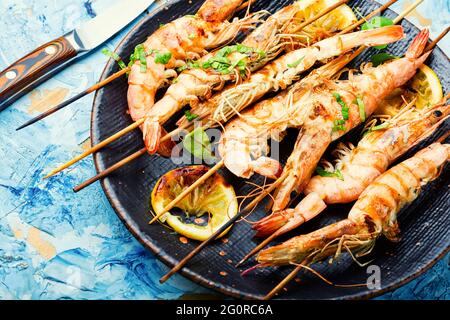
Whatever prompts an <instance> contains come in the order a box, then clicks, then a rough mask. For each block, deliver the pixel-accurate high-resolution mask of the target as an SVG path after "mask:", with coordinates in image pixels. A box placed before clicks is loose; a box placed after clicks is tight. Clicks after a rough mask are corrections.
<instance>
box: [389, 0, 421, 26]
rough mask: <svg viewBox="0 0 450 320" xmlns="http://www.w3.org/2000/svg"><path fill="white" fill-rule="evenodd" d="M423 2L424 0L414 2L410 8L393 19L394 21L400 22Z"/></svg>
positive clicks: (395, 22)
mask: <svg viewBox="0 0 450 320" xmlns="http://www.w3.org/2000/svg"><path fill="white" fill-rule="evenodd" d="M422 2H423V0H417V1H416V2H414V3H413V4H411V5H410V6H409V7H408V8H406V9H405V11H403V12H402V13H401V14H399V15H398V16H397V17H396V18H395V19H394V20H392V21H393V22H394V24H397V23H399V22H400V20H402V19H403V18H405V17H406V16H407V15H408V14H410V13H411V11H413V10H414V9H416V7H417V6H418V5H419V4H421V3H422Z"/></svg>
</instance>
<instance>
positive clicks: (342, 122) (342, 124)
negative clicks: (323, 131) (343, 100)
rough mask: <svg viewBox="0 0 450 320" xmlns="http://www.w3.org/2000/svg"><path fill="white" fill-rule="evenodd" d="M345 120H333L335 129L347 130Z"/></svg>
mask: <svg viewBox="0 0 450 320" xmlns="http://www.w3.org/2000/svg"><path fill="white" fill-rule="evenodd" d="M345 129H346V128H345V120H342V119H341V120H334V122H333V128H332V130H333V131H345Z"/></svg>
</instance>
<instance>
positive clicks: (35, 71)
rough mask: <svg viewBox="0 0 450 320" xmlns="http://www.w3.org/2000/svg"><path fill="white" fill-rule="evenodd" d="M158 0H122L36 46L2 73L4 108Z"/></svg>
mask: <svg viewBox="0 0 450 320" xmlns="http://www.w3.org/2000/svg"><path fill="white" fill-rule="evenodd" d="M153 2H154V0H120V1H119V3H118V4H117V5H114V6H113V7H111V8H109V9H108V10H106V11H105V12H104V13H102V14H100V15H98V16H97V17H95V18H93V19H91V20H89V21H87V22H86V23H84V24H83V25H82V26H80V27H79V28H77V29H75V30H72V31H70V32H69V33H67V34H65V35H64V36H62V37H60V38H58V39H56V40H53V41H50V42H48V43H46V44H44V45H43V46H40V47H39V48H37V49H35V50H34V51H32V52H31V53H29V54H28V55H26V56H25V57H23V58H22V59H20V60H18V61H17V62H15V63H13V64H12V65H11V66H9V67H8V68H6V69H5V70H3V71H2V72H1V73H0V111H1V110H3V109H5V108H6V107H8V106H9V105H11V104H12V103H13V102H14V101H16V100H17V99H18V98H20V97H21V96H23V95H24V94H26V93H28V92H29V91H30V90H31V89H33V88H35V87H36V86H37V85H39V84H40V83H42V82H43V81H45V80H47V79H48V78H50V77H51V76H53V75H54V74H55V73H57V72H59V71H61V70H62V69H63V68H64V67H66V66H67V65H69V64H70V63H72V62H73V61H75V60H76V59H78V58H80V57H82V56H83V55H85V54H87V53H88V52H90V51H91V50H93V49H94V48H96V47H98V46H99V45H100V44H102V43H103V42H105V41H106V40H108V39H109V38H111V37H112V36H113V35H115V34H116V33H117V32H119V31H120V30H121V29H123V28H124V27H125V26H126V25H128V24H129V23H130V22H131V21H133V20H134V19H135V18H137V17H138V16H139V15H140V14H141V13H142V12H143V11H144V10H145V9H147V8H148V7H149V6H150V5H151V4H152V3H153Z"/></svg>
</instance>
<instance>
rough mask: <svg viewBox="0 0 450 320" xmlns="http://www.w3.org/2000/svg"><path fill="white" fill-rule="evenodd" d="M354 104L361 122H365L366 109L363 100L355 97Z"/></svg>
mask: <svg viewBox="0 0 450 320" xmlns="http://www.w3.org/2000/svg"><path fill="white" fill-rule="evenodd" d="M356 104H357V105H358V109H359V118H360V119H361V122H364V121H366V107H365V106H364V101H363V99H361V97H356Z"/></svg>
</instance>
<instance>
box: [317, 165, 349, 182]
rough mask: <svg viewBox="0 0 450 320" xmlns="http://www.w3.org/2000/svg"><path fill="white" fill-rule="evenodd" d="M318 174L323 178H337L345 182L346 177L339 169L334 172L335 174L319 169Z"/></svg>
mask: <svg viewBox="0 0 450 320" xmlns="http://www.w3.org/2000/svg"><path fill="white" fill-rule="evenodd" d="M316 172H317V174H318V175H319V176H321V177H336V178H338V179H339V180H342V181H344V175H343V174H342V172H341V170H339V169H336V170H334V172H330V171H327V170H325V169H324V168H322V167H317V168H316Z"/></svg>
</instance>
